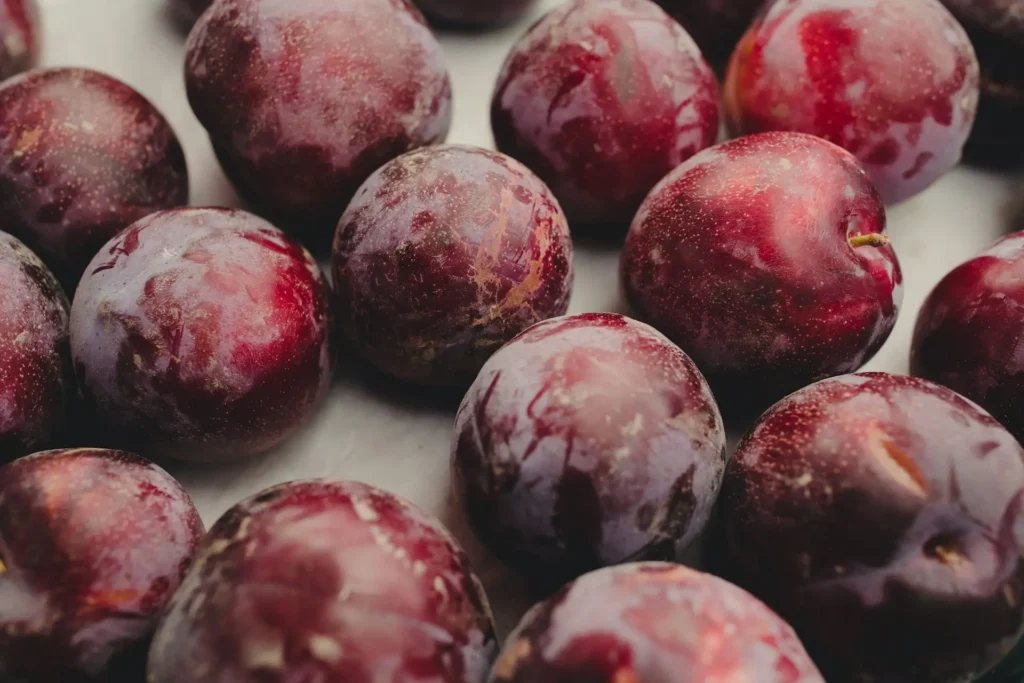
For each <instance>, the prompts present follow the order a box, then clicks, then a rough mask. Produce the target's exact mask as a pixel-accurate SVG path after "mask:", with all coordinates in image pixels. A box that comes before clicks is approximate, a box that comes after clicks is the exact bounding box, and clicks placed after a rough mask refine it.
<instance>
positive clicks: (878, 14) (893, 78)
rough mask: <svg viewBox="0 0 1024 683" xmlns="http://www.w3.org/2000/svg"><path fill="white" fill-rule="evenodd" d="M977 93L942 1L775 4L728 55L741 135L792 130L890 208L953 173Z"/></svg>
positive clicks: (734, 119) (731, 105)
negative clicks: (858, 169) (855, 166)
mask: <svg viewBox="0 0 1024 683" xmlns="http://www.w3.org/2000/svg"><path fill="white" fill-rule="evenodd" d="M978 83H979V67H978V60H977V57H976V56H975V53H974V48H973V47H972V46H971V41H970V39H969V38H968V37H967V34H966V32H965V31H964V29H963V27H962V26H960V24H959V23H957V21H956V19H954V18H953V16H952V15H951V14H950V13H949V11H948V10H947V9H946V8H945V7H943V6H942V4H941V3H940V2H939V0H920V1H917V2H905V0H868V1H865V0H781V1H780V2H776V3H774V4H771V5H770V6H769V7H768V8H767V9H766V10H765V12H763V13H762V14H761V15H760V16H759V17H758V18H757V20H756V21H755V23H754V25H753V26H752V27H751V28H750V30H749V31H748V32H747V34H746V35H745V36H744V38H743V40H742V42H741V43H740V44H739V45H738V46H737V48H736V51H735V52H734V53H733V57H732V61H731V63H730V65H729V72H728V76H727V78H726V85H725V106H726V112H727V114H728V117H729V125H730V128H731V129H732V131H733V132H734V133H736V134H737V135H743V134H749V133H757V132H762V131H769V130H792V131H798V132H802V133H809V134H812V135H817V136H819V137H823V138H825V139H827V140H829V141H831V142H834V143H835V144H837V145H839V146H840V147H843V148H844V149H847V150H849V151H850V152H851V153H853V154H854V155H855V156H856V157H857V158H858V159H859V160H860V161H861V162H862V163H863V164H864V166H865V168H866V169H867V171H868V173H869V174H870V175H871V178H872V181H873V182H874V183H875V185H876V186H877V188H878V191H879V192H880V193H881V195H882V197H883V198H884V199H885V201H886V202H890V203H892V202H899V201H902V200H904V199H907V198H909V197H911V196H913V195H915V194H917V193H918V192H921V191H922V190H924V189H925V188H927V187H928V186H929V185H931V184H932V183H933V182H935V180H937V179H938V178H939V177H940V176H942V175H943V174H945V173H946V172H947V171H949V170H950V169H951V168H953V167H954V166H955V165H956V164H957V162H959V160H960V156H961V153H962V150H963V147H964V143H965V142H966V140H967V136H968V134H969V133H970V131H971V127H972V125H973V123H974V118H975V113H976V110H977V106H978Z"/></svg>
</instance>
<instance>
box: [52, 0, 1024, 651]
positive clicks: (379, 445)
mask: <svg viewBox="0 0 1024 683" xmlns="http://www.w3.org/2000/svg"><path fill="white" fill-rule="evenodd" d="M479 1H480V2H488V1H490V0H479ZM40 3H41V5H42V8H43V14H44V23H45V51H44V62H45V64H46V65H80V66H88V67H92V68H95V69H99V70H101V71H105V72H107V73H109V74H111V75H114V76H116V77H118V78H120V79H122V80H124V81H125V82H127V83H129V84H130V85H132V86H134V87H135V88H137V89H138V90H139V91H141V92H142V93H143V94H145V95H146V96H147V97H149V98H150V99H151V100H152V101H153V102H155V103H156V105H157V106H158V107H159V108H160V109H161V111H163V113H164V114H165V115H166V116H167V117H168V119H170V121H171V123H172V124H173V126H174V128H175V130H176V131H177V133H178V135H179V136H180V137H181V140H182V143H183V144H184V146H185V152H186V155H187V157H188V163H189V169H190V174H191V181H192V203H193V204H197V205H211V204H214V205H238V198H237V196H236V195H235V193H234V191H233V190H232V189H231V187H230V185H229V184H228V183H227V181H226V180H225V179H224V176H223V175H222V173H221V171H220V168H219V167H218V165H217V162H216V161H215V159H214V156H213V153H212V151H211V149H210V146H209V143H208V141H207V138H206V134H205V132H204V130H203V128H202V126H200V124H199V122H198V121H197V120H196V119H195V117H194V116H193V115H192V112H191V110H190V109H189V106H188V102H187V101H186V99H185V89H184V84H183V81H182V63H183V54H184V41H185V36H184V35H183V33H182V32H181V31H180V30H179V29H178V28H177V26H176V25H175V23H174V22H172V21H171V20H170V18H169V15H168V14H167V12H166V11H165V9H166V8H165V7H164V0H40ZM557 4H559V0H541V1H540V2H539V3H538V6H537V7H536V8H535V11H534V12H533V17H530V18H527V19H525V20H524V21H523V22H521V23H520V24H519V25H516V26H511V27H508V28H506V29H503V30H500V31H497V32H492V33H489V34H484V35H474V36H469V35H458V34H444V35H442V36H441V40H442V43H443V44H444V48H445V52H446V54H447V57H448V62H449V66H450V68H451V72H452V79H453V81H454V88H455V120H454V125H453V127H452V132H451V135H450V136H449V141H451V142H460V143H469V144H476V145H482V146H486V147H491V146H492V140H491V133H490V127H489V124H488V121H489V118H488V106H489V100H490V94H491V90H492V88H493V84H494V80H495V78H496V76H497V72H498V69H499V67H500V66H501V63H502V61H503V59H504V56H505V54H506V53H507V52H508V50H509V48H510V46H511V45H512V43H513V42H514V41H515V39H516V37H517V36H518V35H519V34H520V33H521V32H522V31H523V29H524V28H525V27H526V26H527V25H528V24H529V22H530V21H532V19H533V18H535V17H536V16H539V15H540V14H541V13H542V12H543V11H544V10H545V9H550V8H551V7H554V6H556V5H557ZM1015 193H1016V197H1018V198H1019V197H1022V196H1024V179H1022V178H1020V177H1017V178H1014V177H1012V176H1010V175H1008V174H1003V175H998V174H993V173H986V172H982V171H978V170H973V169H967V168H961V169H958V170H956V171H955V172H953V173H951V174H949V175H948V176H946V177H945V178H944V179H942V180H941V181H940V182H939V183H938V184H936V185H935V186H933V187H932V188H930V189H929V190H928V191H926V192H925V193H923V194H921V195H919V196H918V197H916V198H914V199H912V200H910V201H908V202H906V203H904V204H902V205H900V206H898V207H894V208H892V209H891V210H890V212H889V225H890V234H891V235H892V239H893V243H894V245H895V248H896V251H897V252H898V254H899V257H900V260H901V262H902V265H903V271H904V277H905V280H906V289H905V299H904V305H903V314H902V317H901V318H900V321H899V324H898V325H897V326H896V329H895V331H894V332H893V334H892V337H891V338H890V339H889V341H888V343H887V344H886V345H885V347H884V348H883V349H882V350H881V352H880V353H879V354H878V356H877V357H876V358H875V359H874V360H873V361H872V362H871V363H870V364H869V365H868V366H867V367H868V368H869V369H873V370H888V371H893V372H905V371H906V369H907V353H908V348H909V344H910V335H911V332H912V330H913V325H914V319H915V316H916V314H917V310H918V307H919V306H920V304H921V302H922V301H923V299H924V297H925V296H926V295H927V294H928V292H929V291H930V289H931V288H932V286H933V285H934V284H935V283H936V282H937V281H938V280H939V279H940V278H941V277H942V276H943V275H944V274H945V273H946V272H947V271H948V270H950V268H952V267H953V266H954V265H956V264H957V263H960V262H961V261H964V260H966V259H967V258H968V257H970V256H971V255H972V254H974V253H975V252H977V251H979V250H980V249H981V248H982V247H984V246H985V245H987V244H988V243H989V242H991V241H993V240H994V239H995V238H996V237H998V236H999V235H1001V234H1003V233H1004V232H1006V231H1007V230H1009V228H1010V224H1011V215H1012V214H1014V213H1016V212H1017V211H1018V210H1019V209H1015V208H1014V206H1013V205H1014V203H1015V202H1016V203H1018V204H1019V203H1020V199H1017V200H1014V196H1015ZM1018 225H1019V226H1020V228H1022V229H1024V223H1018ZM617 256H618V254H617V250H615V249H613V248H611V247H599V246H594V245H589V244H584V245H577V252H576V273H577V275H576V278H577V279H576V288H575V293H574V295H573V299H572V308H571V312H574V313H578V312H584V311H602V310H621V308H622V305H621V302H620V301H619V295H618V291H617V278H616V274H617ZM345 362H349V363H351V365H352V366H359V365H361V364H360V363H359V361H358V360H357V359H346V360H345ZM368 379H369V378H368V376H367V375H366V374H365V373H362V372H360V371H358V370H353V369H352V368H351V367H350V368H348V369H343V371H342V374H341V376H340V377H339V379H338V380H337V382H336V383H335V387H334V389H333V391H332V392H331V394H330V396H329V398H328V399H327V401H326V405H324V406H323V408H322V409H321V410H320V411H319V413H318V414H317V415H316V416H315V418H314V419H313V420H312V421H311V422H310V423H309V424H308V425H307V427H306V428H305V429H303V430H302V432H301V433H300V434H299V435H297V436H296V437H295V438H293V439H291V440H290V441H289V442H288V443H286V444H285V445H283V446H281V447H280V448H278V449H276V450H275V451H273V452H271V453H269V454H267V455H265V456H261V457H258V458H256V459H255V460H251V461H248V462H245V463H240V464H237V465H233V466H230V467H224V468H200V467H193V466H188V467H186V466H180V465H173V464H171V465H169V466H168V469H170V470H171V471H172V472H173V473H174V474H175V475H176V476H178V477H179V478H180V479H181V481H182V482H183V483H184V484H185V486H186V487H187V488H188V490H189V491H190V492H191V494H192V496H193V498H194V499H195V502H196V504H197V505H198V506H199V509H200V511H201V513H202V515H203V518H204V520H205V521H206V523H207V525H210V524H212V523H213V522H214V521H215V520H216V519H217V517H218V516H219V515H220V514H221V513H223V512H224V511H225V510H226V509H227V508H229V507H230V506H231V505H232V504H234V503H235V502H237V501H238V500H240V499H241V498H243V497H245V496H248V495H249V494H251V493H254V492H256V491H258V490H260V489H262V488H265V487H267V486H270V485H272V484H276V483H279V482H282V481H287V480H291V479H300V478H308V477H334V478H345V479H356V480H360V481H365V482H369V483H372V484H376V485H378V486H382V487H384V488H387V489H390V490H392V491H394V492H395V493H398V494H400V495H403V496H405V497H407V498H409V499H411V500H412V501H414V502H416V503H418V504H419V505H421V506H422V507H424V508H425V509H427V510H428V511H430V512H432V513H434V514H436V515H438V516H439V517H440V518H441V519H442V520H444V521H445V522H446V523H447V524H448V525H449V526H450V527H451V528H452V530H453V531H454V532H455V533H456V535H457V536H459V538H460V539H461V540H462V542H463V543H464V545H465V546H466V548H467V550H468V551H469V552H470V554H471V556H472V557H473V559H474V561H475V566H476V568H477V571H478V573H479V574H480V576H481V578H482V579H483V581H484V584H485V585H486V586H487V589H488V593H489V595H490V598H491V602H492V604H493V606H494V608H495V611H496V615H497V617H498V623H499V628H500V629H501V632H502V635H503V636H504V635H505V634H506V633H507V631H508V629H509V628H510V627H511V626H513V625H514V624H515V622H516V620H518V618H519V617H520V616H521V614H522V611H523V610H524V609H525V608H526V607H527V606H528V604H527V599H526V595H525V591H524V589H523V586H522V584H521V583H520V582H519V581H518V580H517V579H516V578H515V576H513V575H512V574H511V573H510V572H508V571H507V570H505V569H503V568H502V567H501V566H499V565H498V564H497V563H496V562H495V561H494V560H493V559H491V558H490V557H489V556H488V555H487V554H486V553H485V552H484V551H483V550H482V549H481V548H480V547H479V545H478V544H477V543H476V542H475V540H474V539H473V538H472V536H471V535H470V534H469V533H468V531H467V530H466V527H465V524H464V522H463V521H462V519H461V517H460V516H459V513H458V511H457V510H455V509H454V508H453V506H451V505H450V503H449V486H448V447H449V436H450V430H451V424H452V421H453V418H454V411H455V408H456V401H453V400H452V399H451V397H443V398H442V397H436V396H432V395H431V394H429V393H426V392H422V391H416V390H413V389H409V388H406V387H400V386H397V385H394V384H390V383H385V385H384V386H383V387H382V386H381V385H380V384H379V383H374V382H370V381H368ZM742 429H743V425H733V432H736V431H738V430H742Z"/></svg>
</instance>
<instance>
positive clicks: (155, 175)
mask: <svg viewBox="0 0 1024 683" xmlns="http://www.w3.org/2000/svg"><path fill="white" fill-rule="evenodd" d="M187 202H188V171H187V169H186V166H185V155H184V153H183V152H182V149H181V145H180V144H179V143H178V139H177V137H176V136H175V134H174V131H173V130H172V129H171V127H170V125H169V124H168V123H167V120H166V119H165V118H164V117H163V116H162V115H161V114H160V112H159V111H157V110H156V108H155V107H154V106H153V105H152V104H151V103H150V102H149V101H148V100H146V98H144V97H143V96H142V95H140V94H139V93H137V92H136V91H135V90H133V89H132V88H130V87H128V86H127V85H125V84H124V83H122V82H120V81H118V80H116V79H114V78H111V77H109V76H106V75H104V74H101V73H97V72H95V71H90V70H88V69H79V68H55V69H42V70H37V71H32V72H29V73H27V74H23V75H22V76H19V77H16V78H14V79H12V80H9V81H7V83H5V84H4V85H3V86H2V87H0V215H3V217H4V222H3V227H4V229H5V230H7V231H8V232H11V233H12V234H14V235H15V236H16V237H18V238H19V239H21V240H22V241H23V242H25V244H27V245H28V246H29V247H30V248H31V249H32V250H33V251H35V252H36V253H37V254H38V255H39V257H40V258H42V259H43V261H44V262H46V264H47V265H49V266H50V268H51V269H52V270H53V272H54V275H56V276H57V278H58V279H59V280H60V281H61V282H62V283H63V284H64V287H65V289H66V290H67V291H69V292H73V291H74V288H75V285H76V284H77V283H78V279H79V277H81V275H82V272H83V271H84V270H85V266H86V265H87V264H88V263H89V261H90V260H91V259H92V257H93V256H95V255H96V252H98V251H99V250H100V248H101V247H102V246H103V244H104V243H105V242H106V241H107V240H109V239H110V238H111V237H113V236H114V235H115V234H117V233H118V232H120V231H121V230H123V229H125V228H126V227H128V226H129V225H131V224H132V223H134V222H135V221H136V220H138V219H140V218H142V217H143V216H146V215H148V214H150V213H153V212H154V211H159V210H161V209H167V208H170V207H174V206H180V205H182V204H186V203H187Z"/></svg>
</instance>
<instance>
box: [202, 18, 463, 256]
mask: <svg viewBox="0 0 1024 683" xmlns="http://www.w3.org/2000/svg"><path fill="white" fill-rule="evenodd" d="M270 4H273V5H274V7H273V8H272V9H271V8H265V7H264V6H266V5H270ZM313 18H315V21H312V20H311V19H313ZM185 72H186V86H187V92H188V99H189V102H190V103H191V105H192V109H193V110H194V112H195V114H196V116H197V117H198V118H199V120H200V122H201V123H202V124H203V126H205V128H206V130H207V132H208V133H209V135H210V140H211V142H212V144H213V146H214V150H215V151H216V153H217V156H218V158H219V159H220V161H221V165H222V166H223V168H224V170H225V172H226V173H227V175H228V177H229V178H230V179H231V181H232V182H233V183H234V185H235V187H236V188H237V189H238V190H239V192H241V194H242V195H243V196H245V198H246V199H247V200H248V201H249V202H251V203H252V204H253V206H255V207H256V208H257V209H258V211H259V212H260V213H263V214H265V215H267V216H268V217H270V218H271V219H272V220H273V221H274V222H275V223H277V224H279V225H282V226H283V227H285V228H287V229H289V230H293V231H297V232H298V233H299V234H300V235H302V236H304V237H305V238H307V239H308V240H310V241H311V242H316V243H317V246H320V244H319V242H320V241H323V242H325V243H326V244H329V240H330V230H331V229H333V227H334V226H335V225H336V223H337V221H338V217H339V216H341V214H342V212H343V210H344V209H345V206H346V205H347V204H348V202H349V200H350V199H351V198H352V195H353V194H354V193H355V191H356V189H357V188H358V187H359V185H360V184H361V183H362V182H363V181H364V180H366V178H367V177H368V176H369V175H370V174H371V173H372V172H373V171H375V170H376V169H377V168H379V167H380V166H382V165H383V164H384V163H386V162H387V161H389V160H391V159H393V158H394V157H396V156H398V155H400V154H402V153H404V152H407V151H409V150H411V149H414V148H417V147H422V146H425V145H430V144H434V143H438V142H442V141H443V140H444V138H445V137H446V136H447V134H448V128H449V126H450V123H451V83H450V81H449V77H448V69H447V66H446V64H445V61H444V56H443V54H442V52H441V46H440V44H439V43H438V42H437V40H436V39H435V38H434V36H433V34H431V32H430V30H429V29H428V28H427V26H426V23H425V21H424V19H423V16H422V15H421V14H420V13H419V11H418V10H417V9H415V8H414V7H413V6H412V5H411V4H409V3H408V2H407V0H350V1H347V2H338V1H337V0H294V1H293V2H289V3H276V2H273V0H255V1H252V0H218V2H216V3H215V4H214V6H213V7H212V8H211V9H210V10H209V11H207V12H206V13H204V14H203V16H202V17H200V19H199V21H198V23H197V24H196V26H195V27H194V28H193V30H192V33H191V35H190V36H189V41H188V46H187V57H186V68H185ZM320 238H322V240H321V239H320Z"/></svg>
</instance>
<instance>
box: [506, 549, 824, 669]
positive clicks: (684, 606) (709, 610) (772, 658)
mask: <svg viewBox="0 0 1024 683" xmlns="http://www.w3.org/2000/svg"><path fill="white" fill-rule="evenodd" d="M708 681H757V683H824V679H823V678H822V677H821V674H820V673H819V672H818V670H817V668H815V666H814V663H813V662H812V661H811V659H810V657H808V656H807V652H806V651H805V650H804V648H803V645H801V644H800V641H799V640H798V639H797V637H796V634H794V633H793V629H792V628H790V626H789V625H788V624H786V623H785V622H784V621H782V619H780V618H779V617H778V616H777V615H776V614H775V613H773V612H772V611H771V610H770V609H768V608H767V607H765V606H764V604H762V603H761V602H760V601H758V600H757V599H756V598H754V597H753V596H751V595H750V594H748V593H746V592H745V591H743V590H741V589H739V588H737V587H736V586H733V585H731V584H729V583H726V582H725V581H723V580H721V579H719V578H716V577H714V576H711V575H710V574H702V573H700V572H697V571H694V570H692V569H688V568H686V567H683V566H680V565H673V564H664V563H660V562H642V563H636V564H628V565H623V566H620V567H612V568H609V569H602V570H600V571H596V572H593V573H590V574H587V575H586V576H583V577H582V578H580V579H578V580H577V581H576V582H575V583H573V584H570V585H569V586H566V587H565V588H563V589H562V590H561V591H560V592H559V593H558V594H556V595H555V596H554V597H552V598H551V599H550V600H548V601H547V602H544V603H541V604H540V605H538V606H536V607H534V608H533V609H532V610H531V611H530V612H528V613H527V615H526V616H525V617H524V618H523V621H522V622H521V623H520V624H519V627H518V628H517V629H516V631H515V632H514V633H513V634H512V635H511V636H510V637H509V639H508V642H507V643H506V645H505V649H504V650H503V651H502V654H501V656H500V657H499V658H498V662H497V664H496V665H495V667H494V671H493V673H492V674H491V683H706V682H708Z"/></svg>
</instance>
